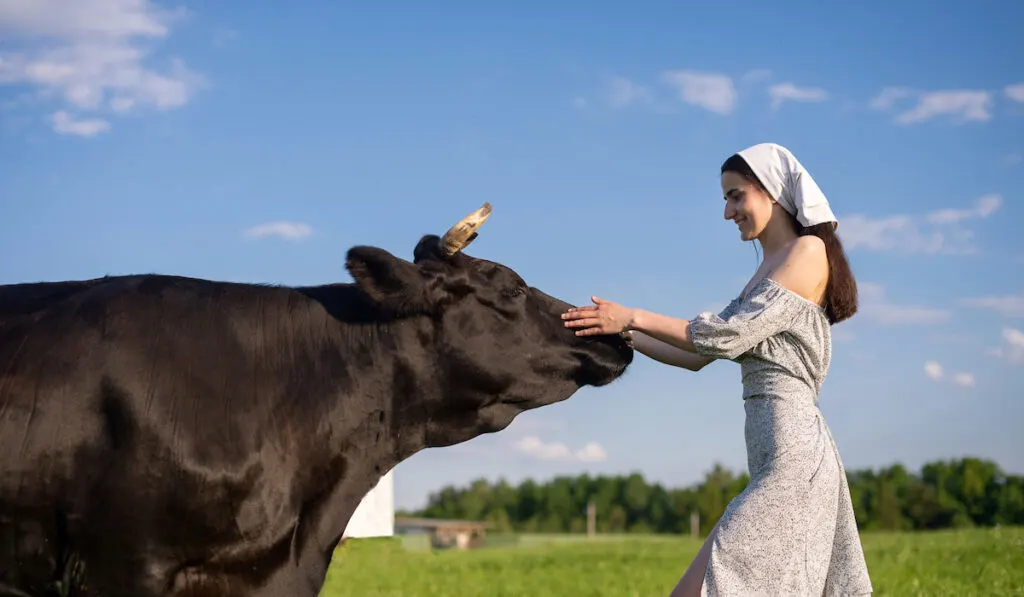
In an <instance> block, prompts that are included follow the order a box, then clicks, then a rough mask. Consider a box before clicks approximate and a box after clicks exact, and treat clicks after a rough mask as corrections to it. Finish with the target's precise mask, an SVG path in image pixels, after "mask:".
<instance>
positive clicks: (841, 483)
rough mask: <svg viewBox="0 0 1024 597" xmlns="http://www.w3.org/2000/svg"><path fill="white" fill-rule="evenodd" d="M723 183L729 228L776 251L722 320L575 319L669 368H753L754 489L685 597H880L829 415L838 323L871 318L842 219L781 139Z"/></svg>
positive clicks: (728, 167)
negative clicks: (727, 363)
mask: <svg viewBox="0 0 1024 597" xmlns="http://www.w3.org/2000/svg"><path fill="white" fill-rule="evenodd" d="M721 184H722V192H723V195H724V199H725V219H726V220H732V221H733V222H735V224H736V225H737V226H738V227H739V232H740V237H741V238H742V239H743V240H744V241H750V240H755V239H756V240H758V241H760V242H761V244H762V246H763V247H764V260H763V262H762V263H761V265H760V267H759V268H758V270H757V272H756V273H755V274H754V276H753V278H752V279H751V280H750V282H749V283H748V284H747V286H746V288H744V289H743V291H742V293H741V294H740V295H739V296H738V297H736V298H735V299H733V300H732V302H730V303H729V304H728V306H726V307H725V309H724V310H723V311H722V312H721V313H719V314H717V315H715V314H713V313H710V312H706V313H701V314H700V315H698V316H697V317H695V318H693V319H691V320H686V319H679V318H675V317H670V316H666V315H660V314H657V313H651V312H650V311H645V310H642V309H631V308H627V307H625V306H622V305H619V304H616V303H614V302H611V301H607V300H603V299H600V298H598V297H594V298H593V302H594V305H589V306H585V307H577V308H573V309H570V310H569V311H567V312H566V313H565V314H563V316H562V318H563V319H564V320H565V325H566V326H567V327H570V328H575V329H576V333H577V334H579V335H593V334H626V335H628V336H629V337H631V338H632V342H633V344H634V346H635V348H636V350H638V351H639V352H641V353H642V354H645V355H647V356H649V357H651V358H653V359H655V360H658V361H660V362H662V363H666V364H669V365H674V366H678V367H683V368H686V369H690V370H693V371H699V370H700V369H701V368H703V367H704V366H705V365H707V364H708V363H710V362H711V361H713V360H715V359H727V360H732V361H735V362H738V363H739V364H740V366H741V370H742V378H743V399H744V409H745V412H746V423H745V438H746V445H747V465H748V467H749V470H750V483H749V484H748V485H747V487H746V489H744V491H743V492H742V493H741V494H740V495H738V496H737V497H736V498H735V499H734V500H733V501H732V502H731V503H730V504H729V506H728V508H726V511H725V513H724V514H723V515H722V517H721V519H720V520H719V521H718V524H717V525H716V526H715V528H714V529H713V530H712V532H711V534H710V535H709V536H708V538H707V540H706V541H705V543H704V545H703V547H702V548H701V549H700V552H699V553H698V554H697V557H696V558H695V559H694V561H693V563H691V564H690V567H689V568H688V569H687V570H686V573H685V574H684V575H683V577H682V579H680V581H679V584H678V585H676V587H675V589H674V590H673V592H672V597H683V596H688V595H702V596H703V595H864V594H870V593H871V592H872V587H871V581H870V578H869V576H868V570H867V565H866V563H865V561H864V553H863V550H862V548H861V543H860V536H859V534H858V531H857V525H856V521H855V519H854V513H853V504H852V501H851V499H850V490H849V488H848V486H847V483H846V473H845V470H844V468H843V464H842V460H841V458H840V455H839V452H838V449H837V448H836V444H835V442H834V441H833V439H832V436H831V433H830V432H829V428H828V425H827V424H826V423H825V420H824V418H823V417H822V415H821V412H820V411H819V410H818V393H819V391H820V390H821V386H822V382H823V381H824V378H825V376H826V374H827V372H828V368H829V364H830V360H831V356H832V351H831V349H832V343H831V326H832V325H833V324H836V323H838V322H840V321H843V320H845V319H848V318H849V317H851V316H852V315H853V314H854V313H855V312H856V310H857V285H856V281H855V280H854V278H853V275H852V273H851V271H850V267H849V264H848V263H847V261H846V256H845V254H844V252H843V247H842V244H841V243H840V241H839V238H838V237H837V236H836V228H837V227H838V222H837V221H836V218H835V216H834V215H833V214H832V211H831V209H830V208H829V204H828V201H827V200H826V198H825V195H824V194H823V193H822V192H821V189H820V188H819V187H818V185H817V184H816V183H815V182H814V180H813V179H812V178H811V176H810V174H809V173H808V172H807V170H806V169H805V168H804V167H803V166H802V165H801V164H800V162H799V161H798V160H797V159H796V157H795V156H794V155H793V154H792V153H791V152H790V151H789V150H787V149H786V148H784V147H781V146H779V145H777V144H774V143H762V144H758V145H754V146H753V147H749V148H747V149H744V150H743V151H740V152H739V153H738V154H736V155H733V156H731V157H730V158H729V159H728V160H726V161H725V163H724V164H723V165H722V169H721Z"/></svg>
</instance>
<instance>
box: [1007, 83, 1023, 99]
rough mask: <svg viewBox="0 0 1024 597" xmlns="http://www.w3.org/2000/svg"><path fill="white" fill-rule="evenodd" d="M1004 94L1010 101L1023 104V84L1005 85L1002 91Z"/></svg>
mask: <svg viewBox="0 0 1024 597" xmlns="http://www.w3.org/2000/svg"><path fill="white" fill-rule="evenodd" d="M1003 91H1004V92H1005V93H1006V97H1008V98H1010V99H1012V100H1013V101H1015V102H1024V83H1017V84H1016V85H1007V86H1006V89H1004V90H1003Z"/></svg>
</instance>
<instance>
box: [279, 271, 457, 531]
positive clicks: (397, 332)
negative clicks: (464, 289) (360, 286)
mask: <svg viewBox="0 0 1024 597" xmlns="http://www.w3.org/2000/svg"><path fill="white" fill-rule="evenodd" d="M330 288H331V290H332V291H333V292H334V293H336V294H337V296H336V297H332V298H333V300H332V301H331V302H328V300H327V297H326V296H323V295H315V294H314V293H313V292H310V293H309V294H314V296H315V300H317V301H318V302H322V303H323V304H324V306H325V307H327V309H326V312H327V313H329V314H330V316H329V317H327V318H320V317H310V318H309V320H308V321H309V324H310V325H311V329H310V335H306V336H305V339H304V340H302V341H306V342H308V341H309V340H308V338H310V337H314V338H315V337H316V336H317V335H321V336H322V337H324V338H325V339H329V340H330V343H331V345H332V347H333V349H334V351H336V352H335V354H337V355H341V356H342V358H341V359H340V360H339V361H338V362H336V363H333V364H332V365H330V366H327V367H325V370H326V371H327V372H328V373H327V374H328V375H333V376H335V377H336V379H335V380H334V385H335V387H336V388H337V390H336V392H335V393H334V394H333V395H331V396H328V397H316V398H315V399H316V400H318V401H319V400H324V402H323V403H321V404H320V407H321V408H320V409H318V410H320V412H321V413H322V422H321V423H320V424H318V425H317V429H318V431H317V434H316V435H317V447H316V449H315V450H314V453H315V454H320V455H321V456H319V457H314V458H320V459H322V458H324V457H326V458H327V459H329V460H330V463H329V464H324V465H323V469H322V470H323V474H322V475H318V477H319V478H318V479H311V482H313V483H314V484H315V485H317V486H318V487H317V493H319V494H320V497H319V498H318V499H317V500H316V503H315V504H310V505H309V507H308V511H307V512H304V520H303V522H302V524H303V525H310V526H311V528H308V529H306V530H307V531H309V532H311V533H312V534H313V535H314V536H315V537H316V545H318V546H319V547H321V548H325V549H327V548H329V547H330V546H332V545H333V544H334V543H335V542H336V541H337V540H338V538H340V536H341V534H342V532H343V531H344V529H345V526H346V525H347V524H348V521H349V519H350V518H351V516H352V513H353V512H354V510H355V506H356V505H357V504H358V503H359V501H360V500H361V499H362V498H363V496H364V495H365V494H366V493H367V492H368V491H370V490H371V489H372V488H373V487H374V486H375V485H376V484H377V482H378V481H379V480H380V478H381V477H382V476H383V475H385V474H386V473H387V472H388V471H389V470H391V469H392V468H393V467H394V466H395V465H396V464H398V463H399V462H401V461H402V460H404V459H406V458H408V457H409V456H411V455H413V454H414V453H416V452H418V451H419V450H421V449H423V448H424V447H426V445H427V441H426V425H427V415H426V411H425V407H426V405H427V404H428V402H429V400H431V399H436V397H437V396H439V395H440V389H439V383H440V382H439V380H438V378H437V377H436V370H437V368H436V363H435V361H434V359H435V358H436V351H435V350H434V346H433V336H434V334H435V333H436V332H435V330H434V329H433V325H432V324H431V323H430V322H429V321H428V320H425V319H405V320H390V321H387V320H385V321H381V320H377V319H375V318H374V317H373V316H372V315H368V314H367V313H366V312H365V309H366V308H367V307H366V306H365V304H364V303H361V302H359V300H358V298H357V297H356V296H354V295H353V294H352V293H353V291H354V289H352V288H351V287H347V286H342V285H338V286H333V287H330ZM303 336H304V335H302V334H296V337H297V338H303ZM311 398H312V397H311ZM310 538H312V537H310Z"/></svg>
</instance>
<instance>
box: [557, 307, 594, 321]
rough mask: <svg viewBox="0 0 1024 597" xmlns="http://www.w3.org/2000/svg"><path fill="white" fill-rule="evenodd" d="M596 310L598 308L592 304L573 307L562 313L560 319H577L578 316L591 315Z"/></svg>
mask: <svg viewBox="0 0 1024 597" xmlns="http://www.w3.org/2000/svg"><path fill="white" fill-rule="evenodd" d="M597 312H598V308H597V307H594V306H588V307H573V308H571V309H569V310H568V311H566V312H565V313H562V319H578V318H580V317H593V315H594V314H595V313H597Z"/></svg>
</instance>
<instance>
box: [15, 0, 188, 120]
mask: <svg viewBox="0 0 1024 597" xmlns="http://www.w3.org/2000/svg"><path fill="white" fill-rule="evenodd" d="M182 16H184V12H182V11H180V10H178V11H169V10H165V9H163V8H160V7H159V6H157V5H155V4H154V3H152V2H150V1H149V0H33V1H31V2H13V1H9V0H3V1H0V34H3V36H4V41H5V42H6V44H5V46H4V51H3V52H0V85H4V84H6V85H23V86H27V87H29V88H32V89H34V90H35V91H36V92H37V93H36V95H37V97H38V99H40V100H44V101H57V102H62V103H64V104H65V105H66V106H67V107H69V108H73V109H75V110H77V111H94V112H101V113H103V112H111V113H124V112H129V111H132V110H137V109H140V108H143V107H150V108H155V109H157V110H169V109H173V108H178V107H180V106H183V105H185V104H186V103H187V102H188V101H189V100H190V99H191V97H192V96H193V94H194V93H195V91H196V89H197V88H198V86H199V85H200V84H201V83H202V78H201V77H199V75H197V74H195V73H193V72H192V71H190V70H189V69H188V68H187V67H186V66H185V64H184V63H183V62H182V61H181V60H179V59H177V58H170V59H169V60H168V62H167V64H166V66H165V67H164V68H162V69H159V70H158V69H155V68H151V67H149V66H147V65H145V64H144V61H145V59H146V58H147V55H148V54H149V52H150V48H151V43H147V44H146V45H145V46H144V45H143V44H142V43H141V41H140V40H142V41H146V42H152V41H154V40H158V39H163V38H166V37H167V36H168V35H169V34H170V27H171V25H172V24H174V23H175V22H177V21H178V20H180V18H181V17H182ZM62 112H64V115H63V116H60V114H61V113H62ZM69 118H70V117H69V116H68V114H67V113H66V111H65V110H58V111H56V112H55V113H54V115H53V116H52V117H51V123H52V124H53V126H54V128H55V130H57V127H59V126H61V127H63V126H66V125H67V124H68V119H69ZM77 122H78V123H81V122H91V123H92V125H93V129H96V127H99V126H101V125H99V124H98V123H99V120H98V119H92V120H82V121H77ZM104 122H106V121H104ZM109 128H110V123H109V122H106V129H103V130H109ZM65 130H66V128H65ZM58 132H61V131H59V130H58ZM72 134H75V133H72Z"/></svg>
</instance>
